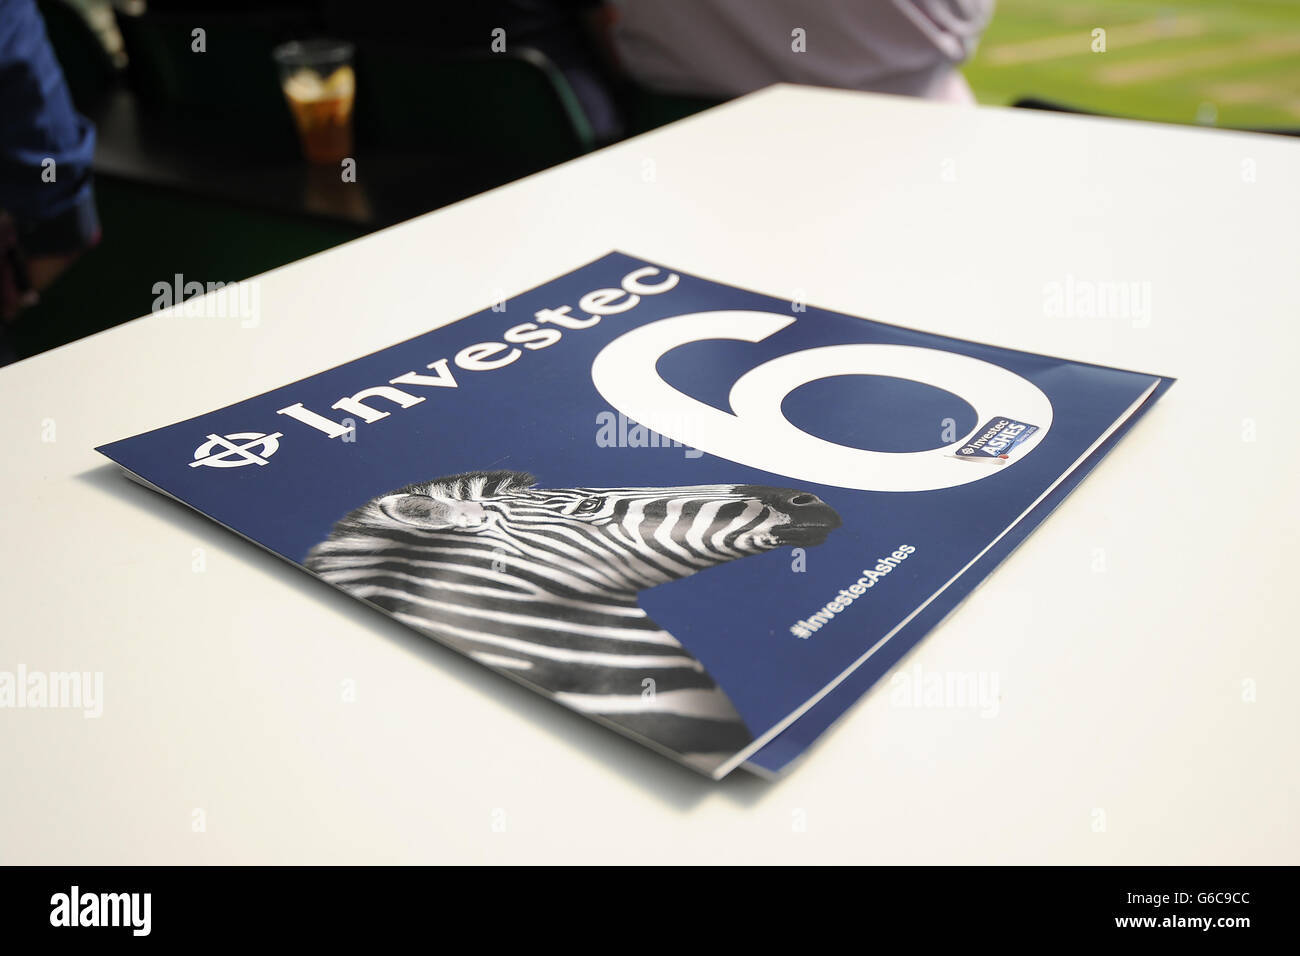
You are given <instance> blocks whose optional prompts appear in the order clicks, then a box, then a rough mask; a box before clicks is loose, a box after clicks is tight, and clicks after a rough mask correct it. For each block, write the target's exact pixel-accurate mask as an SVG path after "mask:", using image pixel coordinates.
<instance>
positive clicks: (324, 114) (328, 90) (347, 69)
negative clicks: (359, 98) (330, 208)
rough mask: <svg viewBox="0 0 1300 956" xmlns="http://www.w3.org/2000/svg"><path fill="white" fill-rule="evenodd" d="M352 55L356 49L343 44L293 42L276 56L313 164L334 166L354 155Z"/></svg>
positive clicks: (277, 50) (300, 135) (274, 53)
mask: <svg viewBox="0 0 1300 956" xmlns="http://www.w3.org/2000/svg"><path fill="white" fill-rule="evenodd" d="M352 54H353V46H352V44H351V43H347V42H345V41H342V40H295V41H293V42H292V43H285V44H282V45H280V46H278V47H276V48H275V49H274V50H273V51H272V54H271V55H272V56H273V57H274V59H275V63H276V65H277V66H278V67H279V69H280V87H281V89H283V90H284V98H285V99H286V100H287V101H288V103H289V110H290V112H292V113H293V120H294V123H295V125H296V126H297V127H298V138H299V140H301V142H302V151H303V155H304V156H306V157H307V161H308V162H310V163H321V164H334V163H338V162H339V161H340V160H342V159H344V158H346V157H348V156H351V155H352V107H353V103H354V102H355V100H356V93H357V78H356V73H354V72H353V70H352Z"/></svg>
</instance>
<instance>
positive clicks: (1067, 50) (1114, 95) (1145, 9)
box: [964, 0, 1300, 129]
mask: <svg viewBox="0 0 1300 956" xmlns="http://www.w3.org/2000/svg"><path fill="white" fill-rule="evenodd" d="M1096 29H1102V30H1105V31H1106V32H1105V43H1106V49H1105V52H1094V51H1093V45H1094V42H1095V41H1094V36H1093V31H1094V30H1096ZM964 72H965V74H966V78H967V79H968V80H969V81H970V84H971V86H972V87H973V88H974V90H975V95H976V96H977V97H978V98H979V100H980V102H981V103H1009V102H1012V101H1014V100H1016V99H1019V98H1021V97H1025V96H1035V97H1039V98H1042V99H1050V100H1053V101H1056V102H1060V103H1062V104H1068V105H1071V106H1076V107H1079V108H1081V109H1086V110H1089V111H1095V112H1099V113H1109V114H1114V115H1123V116H1132V117H1137V118H1141V119H1151V120H1163V121H1168V122H1174V123H1197V122H1200V123H1209V124H1213V125H1218V126H1230V127H1244V128H1263V127H1270V128H1289V129H1300V0H1181V2H1177V3H1142V2H1131V0H1078V2H1069V0H997V10H996V12H995V13H994V16H993V22H992V24H991V25H990V26H989V29H988V31H987V32H986V33H985V34H984V39H983V41H982V42H981V44H980V48H979V51H978V53H977V54H976V55H975V58H974V59H973V60H972V61H971V62H970V63H968V64H967V65H966V67H965V70H964Z"/></svg>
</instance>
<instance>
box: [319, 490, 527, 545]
mask: <svg viewBox="0 0 1300 956" xmlns="http://www.w3.org/2000/svg"><path fill="white" fill-rule="evenodd" d="M536 483H537V479H536V478H534V477H533V476H532V475H530V474H528V473H527V472H525V471H466V472H463V473H461V474H459V475H448V476H447V477H445V478H434V479H433V480H432V481H417V482H414V483H412V484H409V485H406V486H404V487H402V488H397V489H395V490H393V491H390V492H388V493H387V494H384V495H378V496H377V497H374V498H371V499H370V500H369V501H367V502H366V503H365V504H363V505H362V506H361V507H359V508H357V509H355V510H353V511H351V512H349V513H348V514H346V515H344V516H343V517H342V518H340V519H339V520H338V521H337V522H336V523H335V524H334V528H333V529H332V531H331V532H330V538H331V539H335V538H347V537H350V536H355V535H359V534H360V535H364V534H367V533H370V532H371V531H372V529H373V528H374V524H375V521H376V519H380V520H381V521H382V520H383V519H382V512H381V511H380V510H379V504H378V502H379V501H380V499H382V498H387V497H388V496H389V495H437V496H438V497H439V498H455V499H458V500H460V501H472V500H474V499H475V498H486V497H491V496H494V495H507V494H510V493H511V492H512V491H524V490H527V489H528V488H531V487H532V486H533V485H535V484H536ZM319 547H320V545H317V547H316V548H313V549H312V553H310V554H308V556H307V561H306V564H307V567H309V568H311V567H313V566H314V564H313V562H314V558H313V555H314V554H315V552H316V550H317V549H318V548H319Z"/></svg>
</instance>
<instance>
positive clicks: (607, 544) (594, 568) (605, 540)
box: [306, 471, 839, 771]
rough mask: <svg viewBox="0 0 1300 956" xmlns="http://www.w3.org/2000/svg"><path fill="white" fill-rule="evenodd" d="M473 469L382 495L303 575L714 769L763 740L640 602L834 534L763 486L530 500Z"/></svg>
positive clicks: (609, 491) (811, 502)
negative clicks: (657, 591) (674, 585)
mask: <svg viewBox="0 0 1300 956" xmlns="http://www.w3.org/2000/svg"><path fill="white" fill-rule="evenodd" d="M533 484H534V479H533V477H532V476H531V475H527V474H524V473H522V472H514V471H494V472H471V473H467V474H461V475H453V476H451V477H448V478H440V479H437V480H435V481H429V482H419V483H416V484H413V485H408V486H407V487H405V488H401V489H398V490H397V491H394V492H391V493H390V494H386V495H381V496H380V497H378V498H375V499H373V500H372V501H369V502H367V503H366V504H365V505H363V506H362V507H360V508H358V509H357V510H356V511H353V512H352V513H351V514H349V515H347V516H346V517H345V518H343V519H342V520H341V521H339V522H338V524H337V525H335V527H334V530H333V532H332V533H331V534H330V536H329V538H328V539H327V540H326V541H324V542H322V543H320V544H318V545H317V546H316V547H315V548H313V549H312V551H311V553H310V554H309V555H308V557H307V560H306V565H307V567H308V568H310V569H311V570H313V571H315V572H316V573H318V574H319V575H320V576H321V577H323V578H324V579H325V580H327V581H329V582H331V583H332V584H335V585H337V586H339V587H340V588H342V589H344V590H345V591H348V592H349V593H351V594H354V595H356V596H357V597H360V598H364V599H365V600H367V601H369V602H371V603H373V604H375V605H377V606H379V607H381V608H383V609H384V610H386V611H388V612H389V613H391V614H392V615H393V616H394V617H396V618H397V619H398V620H401V621H403V622H405V623H407V624H409V625H410V626H412V627H414V628H415V629H417V630H419V631H421V632H423V633H425V634H428V635H429V636H431V637H434V638H436V639H438V640H440V641H442V642H444V643H446V644H450V645H451V646H453V647H455V648H457V649H459V650H461V651H463V652H464V653H466V654H468V655H469V656H471V657H473V658H475V659H476V660H479V661H481V662H483V663H484V664H487V665H489V666H491V667H493V668H496V669H499V670H501V671H503V672H505V673H507V674H509V675H511V676H513V677H516V678H518V679H519V680H521V681H523V682H525V683H528V684H531V685H533V686H535V687H537V688H539V689H541V690H543V691H545V692H547V693H549V694H550V695H552V696H554V697H555V698H556V699H557V700H559V701H561V702H562V703H564V704H567V705H568V706H570V707H572V708H574V709H576V710H579V711H582V712H583V713H586V714H589V715H591V716H593V717H597V718H599V719H602V720H604V721H606V722H609V723H612V724H614V725H615V726H617V727H619V728H620V729H622V730H625V731H627V732H629V733H632V734H635V735H638V736H641V737H644V738H647V739H648V740H650V741H651V742H653V743H654V744H656V745H658V746H659V747H661V748H663V749H666V750H668V751H670V752H672V753H673V754H674V755H676V756H678V757H680V758H682V759H684V760H687V761H688V762H690V763H692V764H693V765H695V766H697V767H699V768H700V769H703V770H706V771H708V770H711V769H713V768H714V767H716V766H717V765H718V764H719V763H720V762H721V761H722V760H723V759H725V758H726V757H728V756H730V755H732V754H734V753H735V752H736V751H738V750H739V749H741V748H742V747H744V745H745V744H746V743H748V742H749V741H750V740H751V739H752V737H751V734H750V732H749V730H748V729H747V728H746V727H745V725H744V723H743V722H742V721H741V719H740V716H739V715H738V714H737V713H736V710H735V708H734V707H733V706H732V704H731V701H730V700H729V699H728V698H727V696H726V694H725V693H724V692H723V691H722V689H721V688H720V687H719V686H718V685H717V683H715V681H714V680H713V678H712V677H711V676H710V675H709V674H708V673H707V672H706V671H705V669H704V667H703V666H702V665H701V664H700V662H699V661H697V660H696V659H695V658H694V657H692V656H691V654H690V653H689V652H688V651H687V650H686V649H685V648H684V647H682V646H681V644H679V643H678V642H677V640H676V639H675V638H673V636H672V635H671V634H669V633H668V632H666V631H664V630H662V629H661V628H660V627H659V626H658V625H657V624H655V622H654V621H652V620H650V618H649V616H648V615H647V614H646V613H645V612H644V611H643V610H641V608H640V607H639V606H638V604H637V593H638V592H639V591H641V590H644V589H645V588H650V587H654V586H655V585H658V584H663V583H665V582H667V581H672V580H676V579H678V578H683V577H686V576H687V575H690V574H694V573H696V572H697V571H701V570H703V569H705V568H708V567H712V566H713V565H715V564H721V563H723V562H726V561H733V560H735V559H736V558H742V557H745V556H746V555H753V554H759V553H761V552H763V551H769V550H772V549H773V548H777V547H782V546H797V545H812V544H819V543H821V541H823V540H824V539H825V537H826V535H827V534H828V533H829V532H830V530H831V529H833V528H835V527H837V526H838V525H839V517H838V515H837V514H836V513H835V511H834V510H833V509H832V508H830V506H828V505H826V504H825V503H824V502H822V501H821V499H819V498H817V497H816V496H815V495H812V494H808V493H806V492H799V491H795V490H792V489H784V488H771V487H767V486H763V485H696V486H687V487H676V488H564V489H535V488H533V487H532V486H533Z"/></svg>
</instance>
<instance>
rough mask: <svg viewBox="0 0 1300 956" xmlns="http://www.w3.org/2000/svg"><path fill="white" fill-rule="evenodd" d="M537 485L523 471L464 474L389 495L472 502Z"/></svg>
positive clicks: (398, 490)
mask: <svg viewBox="0 0 1300 956" xmlns="http://www.w3.org/2000/svg"><path fill="white" fill-rule="evenodd" d="M535 484H537V479H536V478H534V477H533V476H532V475H530V474H528V473H527V472H524V471H466V472H462V473H461V474H459V475H448V476H447V477H446V478H435V479H433V480H432V481H417V482H415V483H414V484H410V485H407V486H406V487H404V488H398V489H397V490H396V491H393V492H389V493H390V494H394V495H433V496H436V497H439V498H455V499H457V500H459V501H472V500H474V499H476V498H491V497H495V496H497V495H508V494H510V493H511V492H513V491H526V490H527V489H529V488H531V487H532V486H533V485H535Z"/></svg>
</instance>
